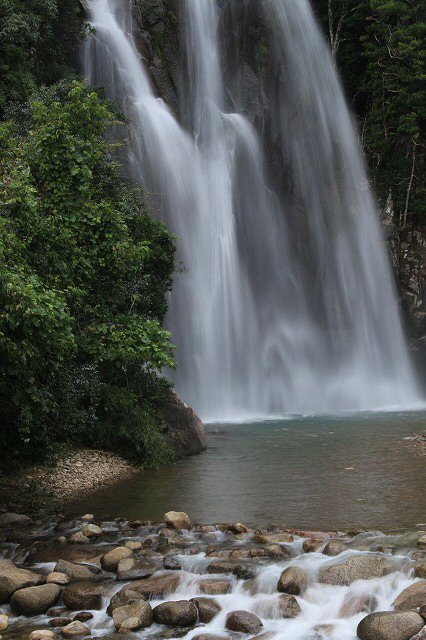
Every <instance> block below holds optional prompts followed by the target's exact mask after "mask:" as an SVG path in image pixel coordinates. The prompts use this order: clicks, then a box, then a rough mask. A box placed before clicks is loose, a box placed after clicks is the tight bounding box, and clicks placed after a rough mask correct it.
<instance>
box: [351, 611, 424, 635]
mask: <svg viewBox="0 0 426 640" xmlns="http://www.w3.org/2000/svg"><path fill="white" fill-rule="evenodd" d="M423 626H424V620H423V618H422V617H421V616H419V614H418V613H416V612H415V611H404V612H395V611H380V612H379V613H370V614H369V615H368V616H366V617H365V618H363V619H362V620H361V622H360V623H359V625H358V628H357V631H356V632H357V635H358V638H360V640H410V639H411V638H412V636H413V635H414V634H416V633H418V632H419V631H420V630H421V629H422V627H423Z"/></svg>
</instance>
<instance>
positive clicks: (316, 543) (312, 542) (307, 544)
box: [303, 538, 324, 553]
mask: <svg viewBox="0 0 426 640" xmlns="http://www.w3.org/2000/svg"><path fill="white" fill-rule="evenodd" d="M323 544H324V540H316V539H314V538H309V539H308V540H304V542H303V551H304V553H315V552H316V551H318V550H319V549H320V548H321V547H322V545H323Z"/></svg>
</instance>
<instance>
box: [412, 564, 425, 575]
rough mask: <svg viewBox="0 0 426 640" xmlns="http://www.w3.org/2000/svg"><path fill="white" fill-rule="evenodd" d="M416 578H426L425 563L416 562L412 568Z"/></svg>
mask: <svg viewBox="0 0 426 640" xmlns="http://www.w3.org/2000/svg"><path fill="white" fill-rule="evenodd" d="M414 575H415V576H416V578H426V562H418V563H417V564H416V566H415V567H414Z"/></svg>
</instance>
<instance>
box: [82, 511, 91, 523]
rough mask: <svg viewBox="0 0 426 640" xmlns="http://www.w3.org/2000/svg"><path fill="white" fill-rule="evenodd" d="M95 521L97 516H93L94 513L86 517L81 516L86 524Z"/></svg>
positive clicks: (87, 514)
mask: <svg viewBox="0 0 426 640" xmlns="http://www.w3.org/2000/svg"><path fill="white" fill-rule="evenodd" d="M94 519H95V516H94V515H93V513H85V514H84V516H81V518H80V520H83V521H84V522H91V521H92V520H94Z"/></svg>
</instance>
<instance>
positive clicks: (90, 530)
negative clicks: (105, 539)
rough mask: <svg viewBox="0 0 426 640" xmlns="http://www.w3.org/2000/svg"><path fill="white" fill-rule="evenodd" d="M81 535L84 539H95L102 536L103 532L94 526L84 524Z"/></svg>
mask: <svg viewBox="0 0 426 640" xmlns="http://www.w3.org/2000/svg"><path fill="white" fill-rule="evenodd" d="M81 533H82V534H83V535H84V536H86V538H97V537H98V536H101V535H102V533H103V531H102V529H101V528H100V527H98V526H97V525H96V524H86V525H84V527H82V529H81Z"/></svg>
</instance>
